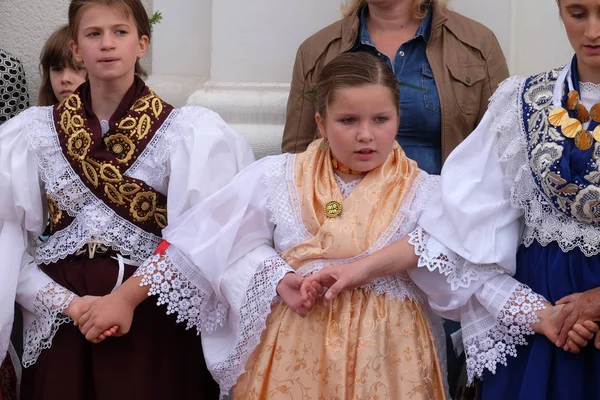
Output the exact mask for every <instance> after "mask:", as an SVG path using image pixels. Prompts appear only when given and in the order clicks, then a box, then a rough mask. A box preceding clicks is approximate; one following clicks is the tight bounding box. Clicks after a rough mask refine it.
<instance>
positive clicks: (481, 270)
mask: <svg viewBox="0 0 600 400" xmlns="http://www.w3.org/2000/svg"><path fill="white" fill-rule="evenodd" d="M408 236H409V240H408V243H409V244H411V245H413V246H414V251H415V254H416V255H417V256H419V262H418V267H419V268H422V267H426V268H427V269H428V270H429V271H431V272H434V271H436V270H438V271H439V273H440V274H442V275H445V276H446V277H447V282H448V283H449V284H450V288H451V289H452V291H456V290H458V289H459V288H468V287H469V286H471V283H472V282H475V281H479V280H480V279H485V278H487V277H490V276H493V275H496V274H498V273H505V272H506V271H504V270H503V269H502V268H500V267H498V266H494V265H487V264H486V265H479V264H473V263H470V262H469V261H467V260H465V259H464V258H462V257H461V256H459V255H458V254H456V253H455V252H453V251H452V250H450V249H448V248H447V247H446V246H444V245H443V244H442V243H441V242H439V241H438V240H437V239H435V238H434V237H432V236H430V235H429V234H428V233H427V232H426V231H425V230H424V229H423V228H421V227H417V229H415V230H414V231H412V232H411V233H409V234H408Z"/></svg>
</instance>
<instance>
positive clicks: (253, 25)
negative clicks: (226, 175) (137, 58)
mask: <svg viewBox="0 0 600 400" xmlns="http://www.w3.org/2000/svg"><path fill="white" fill-rule="evenodd" d="M144 3H145V4H146V5H147V7H148V10H150V7H151V5H153V7H154V9H155V10H160V11H161V12H162V14H163V16H164V20H163V22H161V23H160V24H159V25H157V26H155V28H154V32H153V36H154V37H153V45H152V72H153V75H152V76H151V77H150V78H149V80H148V83H149V84H150V86H152V87H153V88H154V90H155V91H156V92H157V93H158V94H160V95H161V96H162V97H164V98H165V100H166V101H168V102H171V103H172V104H174V105H175V106H181V105H184V104H191V105H202V106H206V107H209V108H212V109H214V110H215V111H217V112H219V113H220V114H221V115H222V116H223V117H224V118H225V120H226V121H227V122H229V123H230V124H232V125H233V126H234V128H235V129H237V130H238V131H239V132H240V133H242V134H243V135H246V136H248V137H249V138H250V139H251V141H252V142H253V144H254V145H255V146H256V147H257V148H258V149H259V153H260V154H267V153H271V152H276V151H277V150H278V148H279V143H280V138H281V133H282V130H283V124H284V118H285V105H286V99H287V93H288V91H289V81H290V78H291V72H292V65H293V62H294V57H295V53H296V50H297V48H298V46H299V45H300V43H301V42H302V41H303V40H304V39H305V38H307V37H308V36H310V35H312V34H313V33H315V32H316V31H318V30H319V29H321V28H323V27H325V26H326V25H328V24H330V23H332V22H334V21H336V20H337V19H339V18H340V11H339V6H340V3H341V1H340V0H300V1H299V0H252V1H248V0H154V1H152V0H145V1H144ZM68 4H69V0H0V47H3V48H5V49H6V50H8V51H10V52H12V53H14V54H15V55H16V56H18V57H19V58H20V59H21V60H22V61H23V62H24V65H25V68H26V72H27V78H28V80H29V86H30V89H31V93H32V98H33V99H34V100H35V99H36V98H37V90H38V87H39V72H38V69H37V64H38V57H39V52H40V50H41V47H42V45H43V43H44V41H45V39H46V38H47V36H48V35H49V34H50V33H51V32H52V30H53V29H55V28H56V27H57V26H58V25H60V24H61V23H64V22H66V18H67V8H68ZM450 7H451V8H452V9H454V10H456V11H458V12H460V13H463V14H464V15H466V16H468V17H470V18H473V19H475V20H478V21H480V22H481V23H483V24H485V25H487V26H488V27H489V28H490V29H492V30H493V31H494V32H495V34H496V36H497V37H498V40H499V42H500V45H501V46H502V49H503V50H504V53H505V55H506V57H507V60H508V64H509V68H510V71H511V73H513V74H521V75H529V74H533V73H536V72H539V71H543V70H547V69H550V68H553V67H556V66H559V65H561V64H564V63H565V62H567V61H568V59H569V57H570V56H571V54H572V50H571V47H570V45H569V43H568V41H567V39H566V35H565V33H564V28H563V26H562V23H561V22H560V20H559V17H558V10H557V6H556V3H555V2H554V1H552V0H450ZM149 13H150V12H149Z"/></svg>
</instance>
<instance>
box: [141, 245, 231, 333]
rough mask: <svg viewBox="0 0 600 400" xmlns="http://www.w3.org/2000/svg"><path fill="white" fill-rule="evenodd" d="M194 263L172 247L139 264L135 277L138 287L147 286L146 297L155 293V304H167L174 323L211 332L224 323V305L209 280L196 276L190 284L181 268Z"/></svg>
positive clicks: (168, 312) (225, 310) (189, 267)
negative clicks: (139, 281) (140, 279)
mask: <svg viewBox="0 0 600 400" xmlns="http://www.w3.org/2000/svg"><path fill="white" fill-rule="evenodd" d="M194 268H195V266H194V265H193V263H192V262H191V261H189V260H188V259H187V257H186V256H185V255H184V254H183V253H182V252H181V251H179V250H177V249H176V248H175V247H174V246H169V247H168V248H167V250H166V251H165V252H164V253H163V254H162V255H161V254H155V255H153V256H152V257H151V258H150V259H148V260H147V261H146V262H144V264H142V265H141V266H140V267H139V268H138V269H137V271H136V272H135V274H134V276H141V277H142V282H141V283H140V286H150V289H149V291H148V295H149V296H154V295H157V296H158V299H157V302H156V304H157V305H159V306H160V305H163V304H166V305H167V314H173V313H176V314H177V322H178V323H179V322H184V321H185V322H187V329H190V328H192V327H196V329H197V331H198V334H200V331H203V332H212V331H214V330H215V329H217V328H218V327H220V326H223V322H224V320H225V316H226V313H227V306H226V305H224V304H223V303H222V302H220V301H219V300H218V299H217V296H216V294H215V293H214V291H213V290H212V287H211V285H210V283H209V282H208V281H207V280H206V279H205V278H203V277H198V279H197V280H196V282H194V283H192V282H191V281H190V280H188V279H187V278H186V277H185V276H184V274H183V273H182V272H181V271H185V270H188V271H190V270H192V269H194Z"/></svg>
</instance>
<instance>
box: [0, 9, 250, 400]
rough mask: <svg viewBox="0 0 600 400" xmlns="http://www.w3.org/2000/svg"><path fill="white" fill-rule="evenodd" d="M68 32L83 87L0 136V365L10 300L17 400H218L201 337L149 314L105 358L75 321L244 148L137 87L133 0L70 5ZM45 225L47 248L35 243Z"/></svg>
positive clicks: (145, 32)
mask: <svg viewBox="0 0 600 400" xmlns="http://www.w3.org/2000/svg"><path fill="white" fill-rule="evenodd" d="M69 27H70V31H71V38H72V39H71V42H70V47H71V50H72V52H73V54H74V57H75V60H76V62H77V63H82V64H83V65H84V66H85V67H86V70H87V78H88V81H87V82H85V83H84V84H83V85H81V86H80V87H79V88H78V89H76V90H75V92H73V93H72V94H70V95H68V96H67V97H66V99H64V101H62V102H61V103H60V104H57V105H54V106H52V107H33V108H31V109H29V110H27V111H26V112H24V113H22V114H21V115H19V116H18V117H16V118H14V119H13V120H11V121H9V122H8V123H6V124H5V125H3V126H2V128H1V129H0V251H1V253H2V254H3V260H2V263H1V264H0V276H2V280H1V281H0V355H2V356H0V357H2V358H4V357H3V355H4V354H6V348H7V344H8V334H9V333H10V326H11V322H12V314H13V310H12V300H14V298H15V297H16V299H17V302H18V303H19V304H20V305H21V307H22V310H23V313H24V331H25V334H24V355H23V364H24V366H25V367H26V368H25V369H24V372H23V378H22V385H21V399H23V400H29V399H51V400H52V399H61V400H62V399H73V400H84V399H85V400H89V399H92V400H104V399H111V400H112V399H123V400H125V399H136V398H144V399H156V400H158V399H167V398H183V399H188V398H207V399H210V398H216V397H217V395H218V387H217V385H216V384H215V383H214V381H213V380H212V378H211V377H210V374H209V372H208V371H207V370H206V368H205V366H204V364H203V359H204V358H203V355H202V349H201V346H200V341H199V340H198V337H197V336H196V334H195V332H192V331H186V330H185V327H183V326H181V325H177V324H175V323H174V322H175V320H176V318H175V316H169V315H166V313H165V312H164V310H160V309H158V308H156V307H155V306H154V305H153V304H151V302H150V301H149V302H146V303H144V304H141V305H140V306H139V307H138V308H137V309H136V310H135V314H134V315H133V324H132V325H131V326H130V328H129V335H127V336H125V337H109V338H108V339H106V341H105V342H103V343H102V344H99V345H95V344H92V343H90V342H88V341H87V340H86V339H85V337H84V335H82V334H81V333H80V331H79V328H78V327H76V326H74V325H73V324H71V323H69V322H72V320H75V321H76V320H77V319H78V317H79V316H80V315H81V314H82V313H83V312H84V311H86V310H87V308H88V307H89V305H90V304H92V303H93V302H94V301H97V300H98V299H99V298H100V299H102V296H105V295H108V294H109V293H111V292H112V291H114V290H115V289H116V288H118V287H119V286H120V285H121V283H122V282H127V281H128V280H129V279H130V277H131V276H132V275H133V273H134V272H135V270H136V268H137V266H139V265H140V264H141V263H142V262H143V261H144V260H146V259H147V258H148V257H149V256H151V255H152V252H153V251H154V249H155V248H156V246H157V245H158V243H159V242H160V240H161V235H162V230H163V229H164V228H165V227H166V226H167V221H168V218H169V219H171V218H177V217H178V216H180V215H181V214H184V213H185V212H186V211H187V210H188V209H190V207H192V206H193V205H194V204H196V203H198V202H200V201H201V200H203V199H204V198H206V197H208V196H209V195H210V194H212V193H213V192H214V191H216V190H217V189H219V188H220V187H222V186H224V185H226V184H227V183H229V181H230V180H231V179H232V178H233V176H234V175H235V174H236V173H237V172H238V171H239V170H241V169H242V168H243V167H244V166H245V165H247V164H249V163H250V162H251V161H252V160H253V155H252V152H251V149H250V147H249V146H248V144H247V143H246V142H245V141H244V140H243V139H242V138H240V137H239V136H237V135H236V134H235V133H234V132H232V131H231V130H230V129H229V128H228V127H227V125H226V124H225V123H224V122H223V120H222V119H220V117H219V116H218V115H216V114H215V113H213V112H211V111H209V110H206V109H202V108H198V107H187V108H182V109H174V108H173V107H172V106H170V105H169V104H167V103H165V102H164V101H163V100H162V99H161V98H160V97H158V96H157V95H156V94H155V93H154V92H152V90H151V89H150V88H148V87H147V86H146V85H145V84H144V82H143V81H142V79H141V78H140V74H142V73H143V70H142V69H141V68H140V67H139V58H141V57H142V56H143V55H144V53H145V51H146V48H147V46H148V43H149V40H150V26H149V23H148V17H147V14H146V12H145V10H144V8H143V6H142V4H141V2H140V1H139V0H73V1H72V2H71V4H70V8H69ZM51 72H52V71H51ZM50 81H51V83H52V79H50ZM64 90H65V91H66V90H69V89H68V88H65V89H64ZM53 92H55V91H54V90H53ZM61 92H63V91H62V90H61V91H60V92H59V93H58V95H60V94H61ZM64 93H66V92H64ZM56 97H57V100H58V99H59V98H58V96H56ZM215 165H218V168H217V169H215V168H214V166H215ZM167 199H169V201H168V202H167ZM167 216H168V217H167ZM48 218H49V219H50V236H49V238H48V240H47V241H45V242H43V243H35V240H34V239H35V238H37V237H38V236H39V234H40V233H41V232H42V231H43V230H44V228H45V226H46V223H47V221H48ZM121 333H123V332H122V331H118V332H117V330H116V327H115V328H113V329H107V330H106V331H105V332H103V333H102V335H101V337H102V338H106V337H108V336H116V335H120V334H121ZM0 361H2V360H1V359H0Z"/></svg>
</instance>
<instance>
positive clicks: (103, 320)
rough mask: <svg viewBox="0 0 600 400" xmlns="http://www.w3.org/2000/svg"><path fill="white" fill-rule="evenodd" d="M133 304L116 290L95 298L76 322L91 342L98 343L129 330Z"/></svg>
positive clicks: (133, 308)
mask: <svg viewBox="0 0 600 400" xmlns="http://www.w3.org/2000/svg"><path fill="white" fill-rule="evenodd" d="M134 310H135V305H134V304H131V302H128V301H126V299H125V298H124V297H122V296H121V295H120V294H119V291H118V290H117V291H116V292H114V293H110V294H107V295H106V296H104V297H101V298H99V299H97V300H96V301H94V302H92V303H91V304H90V305H89V309H88V310H87V312H85V313H84V314H83V315H81V316H80V317H79V318H78V319H77V321H76V324H75V325H77V326H79V330H80V331H81V333H83V334H84V335H85V338H86V339H87V340H89V341H90V342H92V343H100V342H101V341H103V340H104V339H106V338H107V337H109V336H123V335H125V334H127V333H128V332H129V329H130V328H131V322H132V320H133V312H134Z"/></svg>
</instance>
